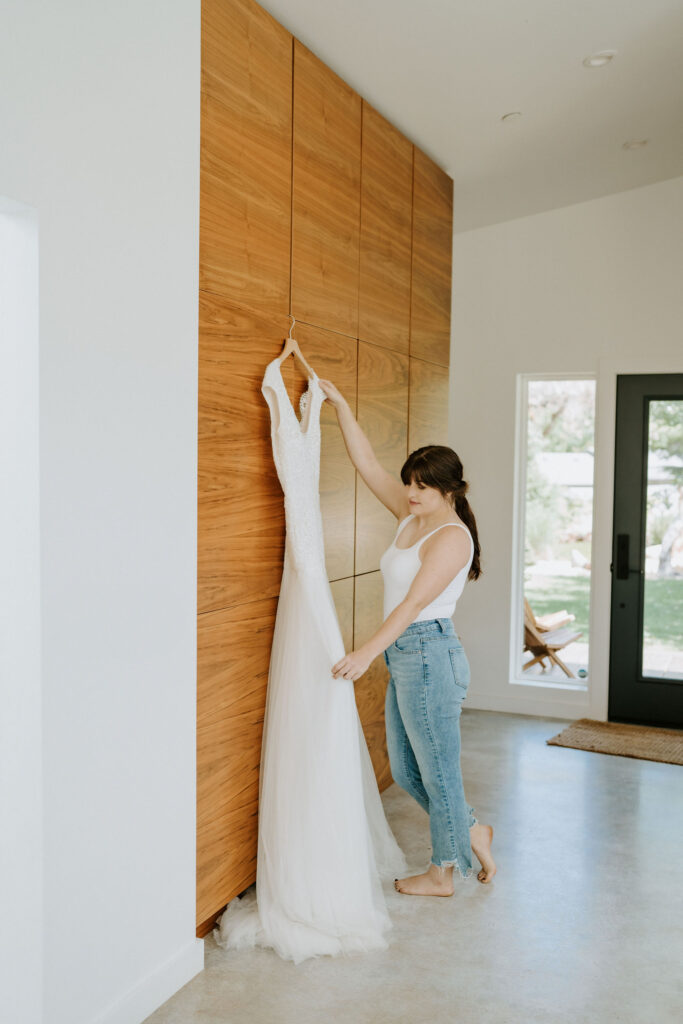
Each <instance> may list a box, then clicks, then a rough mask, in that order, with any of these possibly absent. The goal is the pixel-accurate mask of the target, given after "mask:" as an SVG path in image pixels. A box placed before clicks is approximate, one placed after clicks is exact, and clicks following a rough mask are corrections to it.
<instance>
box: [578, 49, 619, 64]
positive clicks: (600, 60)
mask: <svg viewBox="0 0 683 1024" xmlns="http://www.w3.org/2000/svg"><path fill="white" fill-rule="evenodd" d="M616 52H617V51H616V50H600V52H599V53H592V54H591V55H590V57H584V58H583V60H582V61H581V63H582V64H583V66H584V67H585V68H604V66H605V64H609V62H610V61H611V60H612V58H613V57H614V56H615V54H616Z"/></svg>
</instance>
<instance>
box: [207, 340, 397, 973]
mask: <svg viewBox="0 0 683 1024" xmlns="http://www.w3.org/2000/svg"><path fill="white" fill-rule="evenodd" d="M261 390H262V393H263V395H264V397H265V398H266V400H267V402H268V405H269V407H270V415H271V439H272V445H273V458H274V461H275V466H276V469H277V473H278V477H279V480H280V483H281V485H282V489H283V491H284V496H285V521H286V544H285V555H284V567H283V573H282V582H281V586H280V597H279V601H278V607H277V615H276V620H275V631H274V635H273V646H272V651H271V658H270V671H269V676H268V692H267V699H266V711H265V720H264V731H263V743H262V748H261V769H260V782H259V790H260V799H259V819H258V857H257V868H256V884H255V887H254V886H252V887H250V889H249V890H247V892H246V893H245V894H244V896H243V897H242V898H241V899H238V898H235V899H234V900H232V901H231V902H230V904H229V905H228V907H227V908H226V910H225V911H224V912H223V914H222V916H221V918H220V919H219V922H218V926H217V927H216V928H215V929H214V933H213V934H214V937H215V939H216V941H217V942H218V944H219V945H221V946H224V947H226V948H229V949H245V948H249V947H251V946H255V945H259V946H269V947H272V948H273V949H275V950H276V951H277V952H278V953H279V954H280V956H282V957H284V958H286V959H290V960H293V961H294V962H295V963H299V962H300V961H302V960H305V959H306V958H307V957H311V956H318V955H320V954H331V955H335V954H340V953H342V954H346V953H354V952H363V951H368V950H373V949H385V948H386V947H387V941H386V938H385V932H386V931H387V930H388V929H390V928H391V920H390V918H389V915H388V913H387V910H386V903H385V899H384V893H383V891H382V886H381V881H380V879H382V878H386V879H393V878H395V877H397V876H402V875H404V874H405V873H406V872H407V870H408V869H407V864H406V861H405V857H404V855H403V853H402V851H401V849H400V848H399V846H398V844H397V843H396V840H395V838H394V836H393V833H392V831H391V829H390V828H389V825H388V823H387V821H386V818H385V816H384V808H383V806H382V801H381V798H380V794H379V790H378V788H377V782H376V780H375V775H374V771H373V768H372V762H371V760H370V755H369V753H368V748H367V744H366V742H365V737H364V735H363V731H362V728H361V723H360V718H359V716H358V710H357V707H356V700H355V694H354V683H353V682H351V681H349V680H345V679H334V678H333V677H332V673H331V668H332V666H333V665H334V664H335V663H336V662H337V661H339V660H340V658H342V657H343V656H344V653H345V651H344V643H343V640H342V636H341V631H340V628H339V622H338V619H337V614H336V610H335V606H334V602H333V599H332V592H331V590H330V585H329V582H328V579H327V573H326V569H325V552H324V546H323V528H322V517H321V513H320V496H319V478H320V410H321V407H322V403H323V401H324V400H325V394H324V392H323V391H322V389H321V387H320V385H319V383H318V378H317V376H316V375H314V376H313V377H311V378H309V382H308V389H307V390H306V391H305V392H304V394H303V395H302V398H301V414H302V418H301V421H299V418H298V417H297V415H296V413H295V411H294V407H293V406H292V403H291V402H290V400H289V397H288V395H287V391H286V389H285V385H284V381H283V379H282V374H281V371H280V364H279V360H278V359H274V360H273V362H271V363H269V364H268V366H267V368H266V371H265V375H264V378H263V384H262V388H261Z"/></svg>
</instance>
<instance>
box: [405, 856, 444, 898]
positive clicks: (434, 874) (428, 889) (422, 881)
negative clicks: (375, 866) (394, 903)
mask: <svg viewBox="0 0 683 1024" xmlns="http://www.w3.org/2000/svg"><path fill="white" fill-rule="evenodd" d="M394 889H396V891H397V892H402V893H405V894H406V895H407V896H452V895H453V868H452V867H451V868H440V867H439V866H438V865H437V864H430V865H429V869H428V870H427V871H425V873H424V875H412V876H411V877H410V878H395V879H394Z"/></svg>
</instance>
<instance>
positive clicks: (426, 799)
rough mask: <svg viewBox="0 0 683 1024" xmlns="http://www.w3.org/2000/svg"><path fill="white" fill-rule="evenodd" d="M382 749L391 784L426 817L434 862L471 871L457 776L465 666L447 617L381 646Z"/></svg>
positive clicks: (467, 822)
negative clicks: (384, 671) (384, 672)
mask: <svg viewBox="0 0 683 1024" xmlns="http://www.w3.org/2000/svg"><path fill="white" fill-rule="evenodd" d="M384 660H385V662H386V665H387V668H388V669H389V674H390V677H389V683H388V685H387V692H386V700H385V722H386V730H387V747H388V750H389V760H390V762H391V774H392V776H393V778H394V781H395V782H397V783H398V785H399V786H401V788H402V789H405V790H406V792H407V793H410V795H411V796H413V797H415V799H416V800H417V802H418V803H419V805H420V807H422V808H423V809H424V810H425V811H427V813H428V814H429V828H430V832H431V840H432V864H437V865H440V866H441V867H450V866H451V865H452V866H454V867H457V869H458V871H459V872H460V874H461V875H462V877H463V878H465V877H467V876H468V875H470V874H471V873H472V848H471V846H470V827H471V826H472V825H474V824H475V823H476V820H477V819H476V818H475V817H474V808H473V807H470V806H469V804H468V803H467V802H466V800H465V791H464V789H463V783H462V775H461V773H460V712H461V705H462V702H463V700H464V699H465V696H466V694H467V688H468V686H469V683H470V667H469V662H468V660H467V655H466V654H465V650H464V648H463V646H462V644H461V643H460V640H459V638H458V635H457V633H456V632H455V628H454V626H453V623H452V621H451V619H427V620H425V621H422V622H413V623H412V624H411V625H410V626H408V628H407V629H405V630H404V631H403V632H402V633H401V635H400V636H399V637H398V638H397V639H396V640H395V641H394V643H393V644H391V645H390V646H389V647H387V649H386V650H385V651H384Z"/></svg>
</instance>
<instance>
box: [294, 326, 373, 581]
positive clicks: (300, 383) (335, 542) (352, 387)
mask: <svg viewBox="0 0 683 1024" xmlns="http://www.w3.org/2000/svg"><path fill="white" fill-rule="evenodd" d="M294 333H295V334H296V338H297V340H298V342H299V346H300V348H301V351H302V352H303V354H304V356H305V357H306V360H307V362H308V363H310V365H311V366H312V367H313V369H314V370H315V372H316V373H317V374H318V376H319V377H325V378H327V379H328V380H331V381H332V382H333V383H334V384H335V385H336V386H337V387H338V388H339V390H340V391H341V393H342V394H343V395H344V397H345V398H346V400H347V402H348V403H349V405H350V406H351V408H352V409H353V410H354V412H355V410H356V376H357V367H356V360H357V342H356V341H354V340H352V339H350V338H345V337H343V336H342V335H340V334H335V333H333V332H332V331H323V330H320V329H319V328H316V327H311V326H309V325H306V324H298V323H297V324H296V326H295V329H294ZM285 365H288V366H289V367H291V368H292V370H293V372H294V374H295V380H296V386H295V388H294V391H293V395H294V398H295V400H296V401H297V402H298V397H299V395H300V394H301V391H302V390H303V388H304V387H305V386H306V381H305V374H304V372H303V371H302V370H301V368H300V366H299V364H298V363H296V362H295V361H294V360H293V359H288V360H287V361H286V364H285ZM320 433H321V442H320V448H321V451H320V507H321V510H322V517H323V532H324V534H325V563H326V567H327V575H328V578H329V579H331V580H335V579H341V578H343V577H346V576H353V572H354V565H353V559H354V551H353V546H354V537H355V503H356V494H355V481H356V471H355V469H354V467H353V463H352V462H351V460H350V459H349V456H348V453H347V451H346V446H345V444H344V438H343V437H342V433H341V430H340V429H339V424H338V422H337V414H336V412H335V411H334V408H333V406H331V405H330V403H329V402H327V401H325V402H323V406H322V410H321V414H320Z"/></svg>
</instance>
